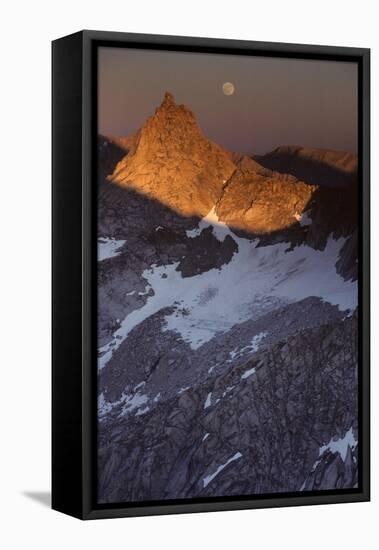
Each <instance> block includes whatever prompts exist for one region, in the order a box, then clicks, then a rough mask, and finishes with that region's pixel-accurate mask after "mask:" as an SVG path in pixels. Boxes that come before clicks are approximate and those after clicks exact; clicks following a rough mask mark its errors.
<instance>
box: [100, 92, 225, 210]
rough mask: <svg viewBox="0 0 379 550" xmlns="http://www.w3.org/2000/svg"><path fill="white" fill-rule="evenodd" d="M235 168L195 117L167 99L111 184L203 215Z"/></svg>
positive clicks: (174, 207)
mask: <svg viewBox="0 0 379 550" xmlns="http://www.w3.org/2000/svg"><path fill="white" fill-rule="evenodd" d="M234 170H235V165H234V164H233V162H232V161H231V160H230V157H229V155H228V154H227V153H226V152H225V151H224V150H223V149H222V148H221V147H219V146H218V145H216V144H215V143H213V142H212V141H210V140H208V139H206V138H205V137H204V136H203V134H202V132H201V130H200V129H199V127H198V125H197V123H196V120H195V117H194V115H193V113H192V112H191V111H190V110H189V109H188V108H187V107H186V106H184V105H177V104H176V103H175V101H174V98H173V96H172V95H171V94H170V93H166V95H165V98H164V100H163V102H162V104H161V105H160V107H159V108H158V109H157V110H156V112H155V114H154V115H153V116H151V117H150V118H149V119H148V120H147V121H146V123H145V124H144V125H143V126H142V128H141V130H140V131H139V133H138V136H137V140H136V145H135V150H134V152H131V153H129V155H128V156H126V157H125V158H124V159H123V160H121V161H120V162H119V163H118V164H117V166H116V168H115V170H114V172H113V174H112V175H111V177H110V181H112V182H114V183H116V184H118V185H120V186H123V187H129V188H132V189H135V190H137V191H138V192H139V193H143V194H145V195H147V196H148V197H150V198H154V199H158V200H159V201H160V202H161V203H163V204H164V205H166V206H168V207H170V208H171V209H173V210H175V211H177V212H179V213H180V214H182V215H186V216H192V215H197V216H204V215H205V214H206V213H207V212H208V211H209V210H210V209H211V208H212V206H213V205H214V203H215V202H216V200H217V198H218V196H219V193H220V190H221V189H222V186H223V185H224V183H225V182H226V181H227V180H228V179H229V178H230V176H231V175H232V173H233V172H234Z"/></svg>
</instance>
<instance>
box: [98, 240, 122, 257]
mask: <svg viewBox="0 0 379 550" xmlns="http://www.w3.org/2000/svg"><path fill="white" fill-rule="evenodd" d="M125 243H126V241H125V240H116V239H114V238H113V237H100V238H99V239H97V261H98V262H102V261H103V260H107V259H108V258H114V257H115V256H118V255H119V254H120V249H121V247H122V246H123V245H124V244H125Z"/></svg>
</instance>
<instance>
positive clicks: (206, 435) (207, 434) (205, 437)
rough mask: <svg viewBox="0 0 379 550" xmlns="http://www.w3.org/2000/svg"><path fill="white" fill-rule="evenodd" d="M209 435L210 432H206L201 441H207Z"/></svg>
mask: <svg viewBox="0 0 379 550" xmlns="http://www.w3.org/2000/svg"><path fill="white" fill-rule="evenodd" d="M207 437H209V433H206V434H205V436H204V437H203V439H202V440H201V441H205V440H206V439H207Z"/></svg>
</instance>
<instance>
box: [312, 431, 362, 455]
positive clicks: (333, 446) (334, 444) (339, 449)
mask: <svg viewBox="0 0 379 550" xmlns="http://www.w3.org/2000/svg"><path fill="white" fill-rule="evenodd" d="M357 444H358V441H356V439H355V437H354V433H353V428H352V427H351V428H350V430H348V431H347V432H346V434H345V435H344V437H340V438H335V437H332V439H331V440H330V441H329V443H327V444H326V445H323V446H322V447H320V450H319V457H320V456H321V455H322V454H323V453H324V452H325V451H326V450H329V451H331V452H332V453H339V454H340V456H341V458H342V460H343V461H344V462H345V460H346V455H347V450H348V448H349V447H350V449H351V450H353V449H354V448H355V447H356V446H357Z"/></svg>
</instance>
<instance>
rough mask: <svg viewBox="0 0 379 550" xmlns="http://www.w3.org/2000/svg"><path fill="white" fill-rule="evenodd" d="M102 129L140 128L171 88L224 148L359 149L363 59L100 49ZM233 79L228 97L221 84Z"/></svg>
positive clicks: (123, 130)
mask: <svg viewBox="0 0 379 550" xmlns="http://www.w3.org/2000/svg"><path fill="white" fill-rule="evenodd" d="M98 82H99V98H98V113H99V132H100V133H102V134H105V135H107V134H108V135H119V136H126V135H129V134H131V133H134V132H135V131H137V130H138V129H139V128H140V127H141V125H142V124H143V123H144V121H145V120H146V118H147V117H148V116H150V115H151V114H153V112H154V110H155V108H156V107H157V106H158V105H159V104H160V103H161V101H162V99H163V96H164V93H165V91H166V90H167V91H170V92H171V93H173V94H174V96H175V99H176V101H177V103H184V104H185V105H187V106H188V107H189V108H190V109H192V111H193V112H194V114H195V116H196V118H197V121H198V123H199V125H200V127H201V128H202V130H203V132H204V134H205V135H206V136H207V137H208V138H210V139H212V140H213V141H215V142H216V143H219V144H220V145H222V146H223V147H225V148H227V149H229V150H232V151H239V152H241V153H250V154H260V153H265V152H268V151H271V150H272V149H274V148H275V147H277V146H279V145H302V146H306V147H320V148H327V149H337V150H341V151H352V152H356V150H357V116H358V109H357V102H358V89H357V65H356V64H354V63H341V62H335V61H313V60H310V61H308V60H293V59H280V58H269V57H250V56H249V57H247V56H235V55H218V54H217V55H215V54H198V53H186V52H165V51H154V50H134V49H127V48H110V47H106V48H103V47H102V48H99V72H98ZM224 82H232V83H233V84H234V86H235V93H234V94H233V95H231V96H226V95H224V94H223V92H222V84H223V83H224Z"/></svg>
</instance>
